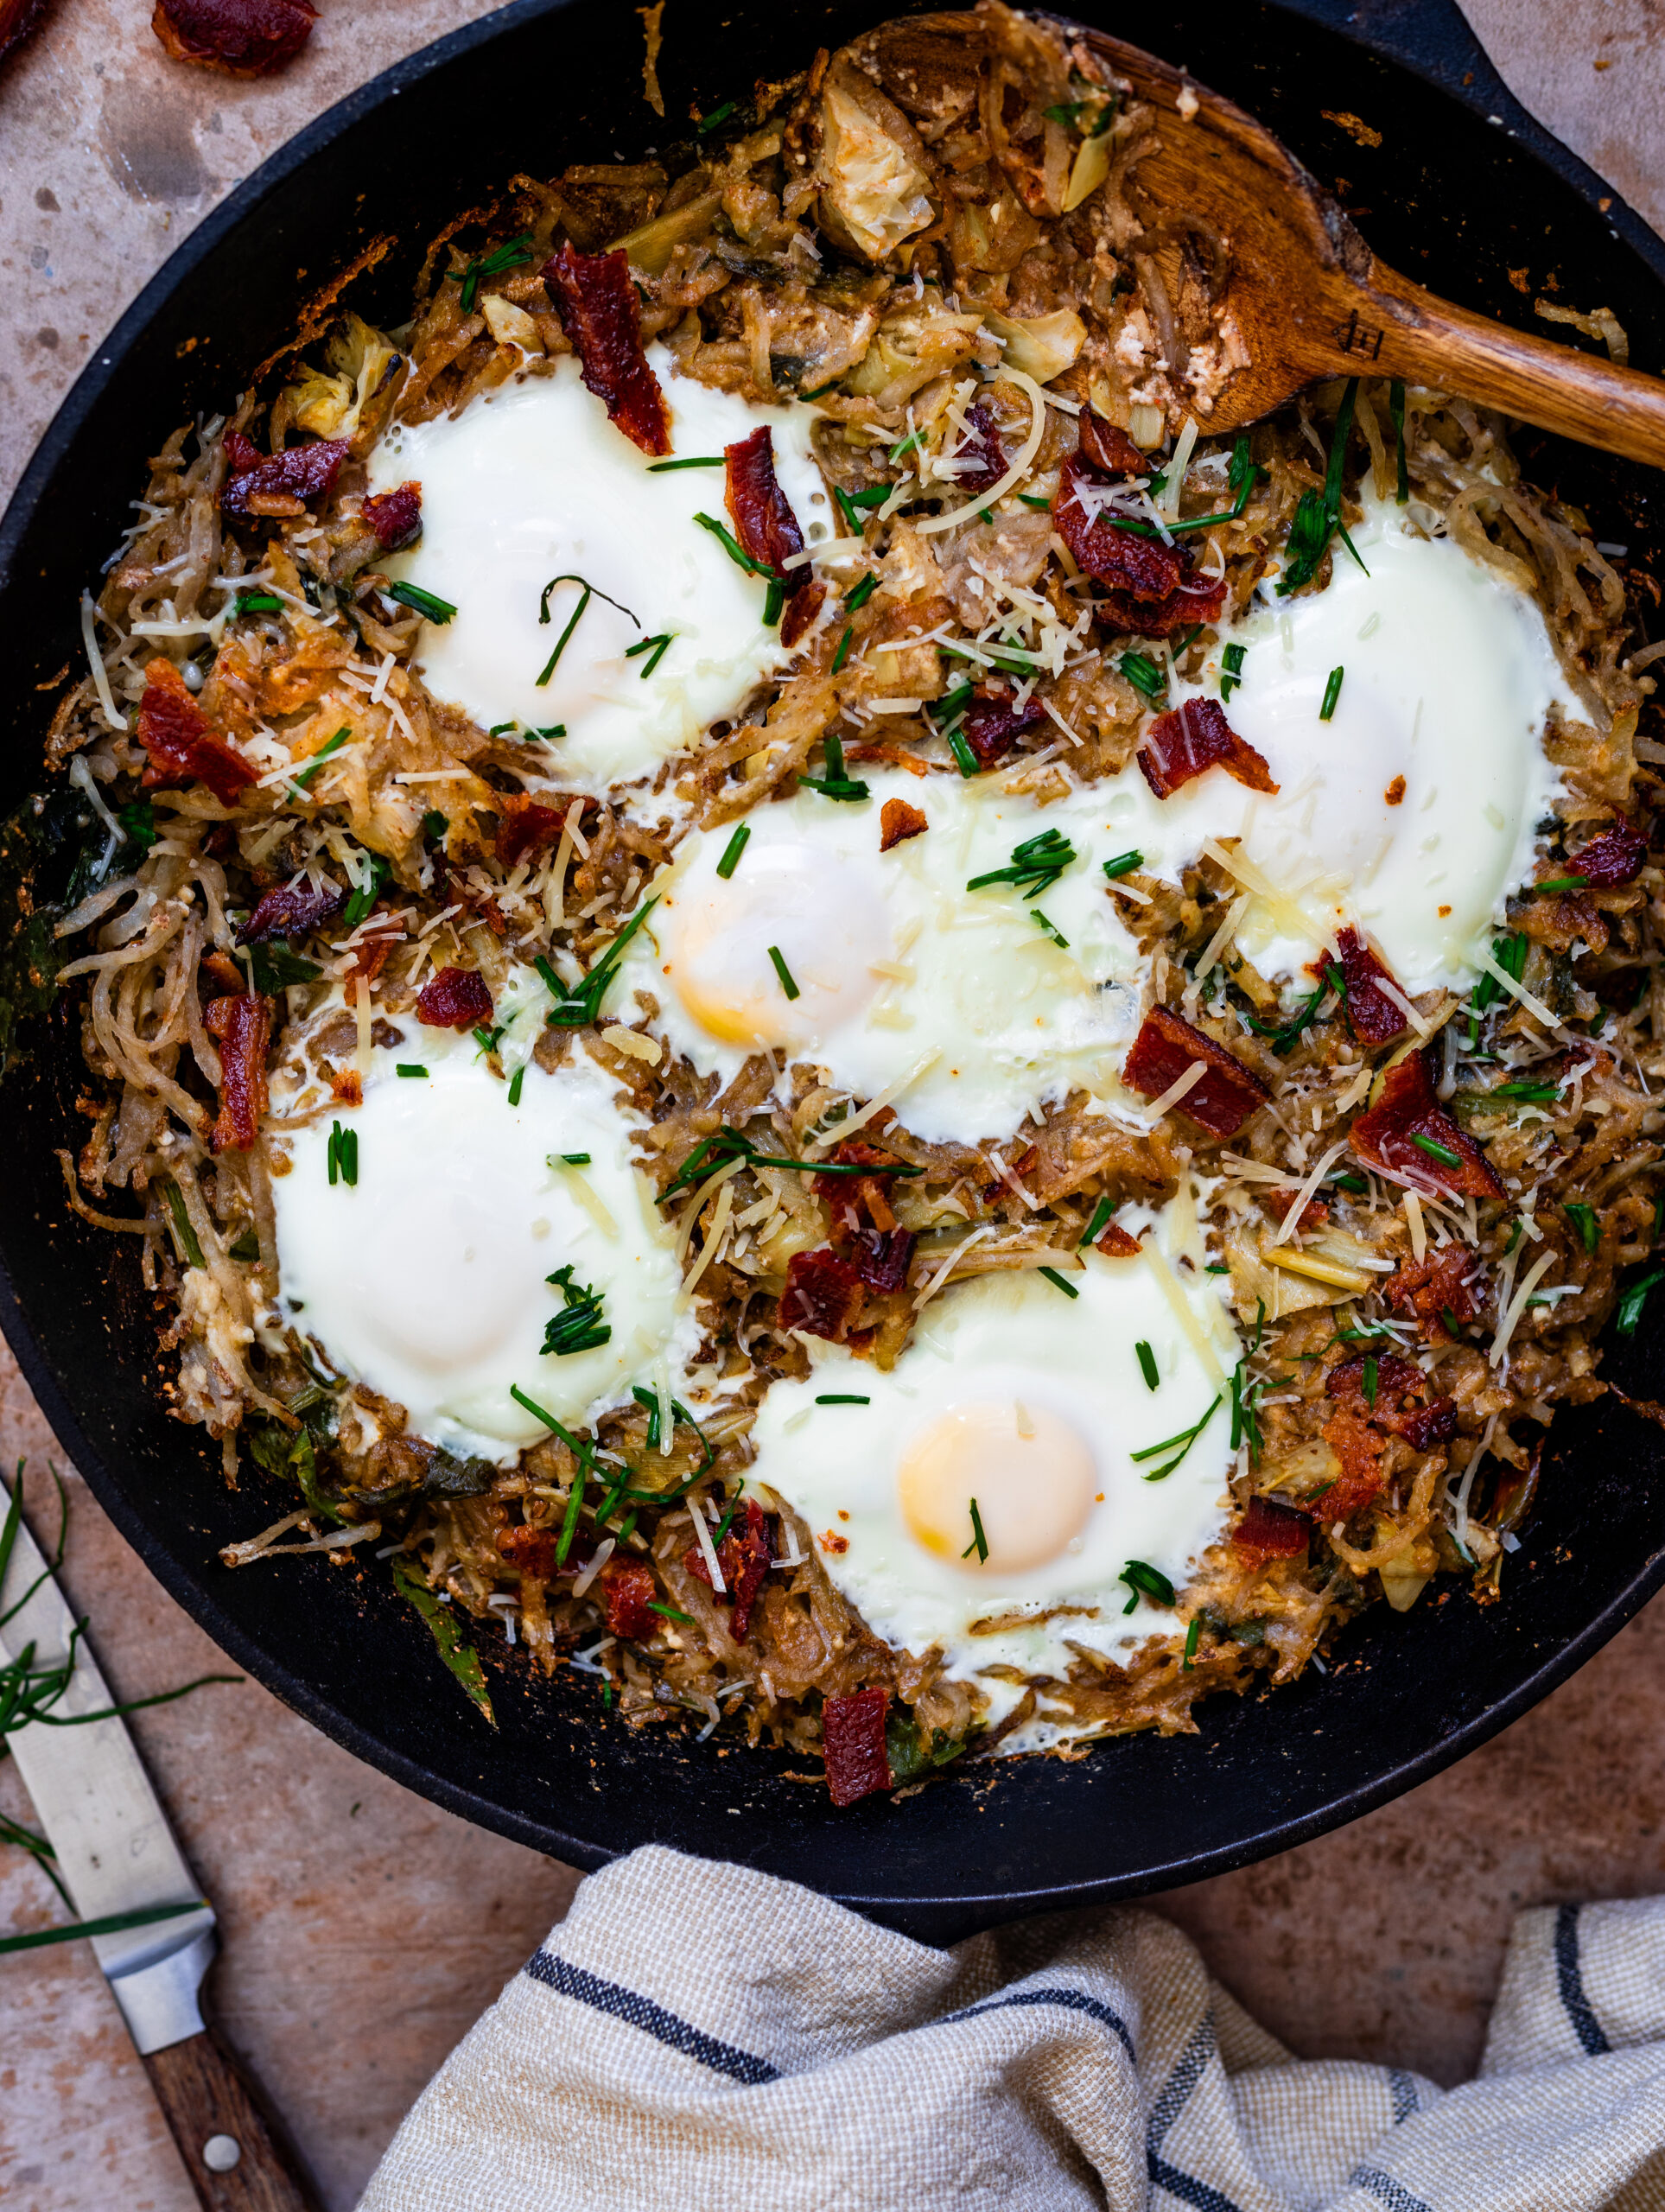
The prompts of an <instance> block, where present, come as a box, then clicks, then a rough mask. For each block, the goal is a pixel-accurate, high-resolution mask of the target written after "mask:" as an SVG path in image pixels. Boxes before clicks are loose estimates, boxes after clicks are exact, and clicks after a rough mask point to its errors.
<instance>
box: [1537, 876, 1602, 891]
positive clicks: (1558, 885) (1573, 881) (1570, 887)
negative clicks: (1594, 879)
mask: <svg viewBox="0 0 1665 2212" xmlns="http://www.w3.org/2000/svg"><path fill="white" fill-rule="evenodd" d="M1589 880H1590V879H1589V877H1588V876H1587V875H1549V876H1546V877H1545V878H1544V880H1543V881H1542V882H1541V883H1535V884H1534V885H1533V887H1532V888H1533V891H1534V892H1535V893H1538V892H1544V891H1582V890H1583V889H1584V887H1585V885H1586V883H1588V882H1589Z"/></svg>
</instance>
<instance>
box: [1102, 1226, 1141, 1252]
mask: <svg viewBox="0 0 1665 2212" xmlns="http://www.w3.org/2000/svg"><path fill="white" fill-rule="evenodd" d="M1097 1249H1099V1250H1100V1251H1101V1252H1102V1253H1103V1255H1104V1257H1105V1258H1106V1259H1107V1260H1136V1259H1137V1258H1138V1257H1139V1239H1138V1238H1137V1237H1136V1236H1130V1235H1129V1234H1128V1231H1127V1230H1125V1229H1122V1228H1121V1227H1119V1226H1118V1224H1116V1223H1115V1222H1112V1223H1111V1224H1110V1225H1109V1228H1108V1229H1107V1230H1105V1231H1104V1234H1103V1236H1101V1237H1100V1238H1099V1240H1098V1247H1097Z"/></svg>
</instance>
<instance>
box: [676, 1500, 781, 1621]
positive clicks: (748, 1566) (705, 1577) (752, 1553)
mask: <svg viewBox="0 0 1665 2212" xmlns="http://www.w3.org/2000/svg"><path fill="white" fill-rule="evenodd" d="M774 1563H775V1560H774V1554H773V1553H772V1551H771V1549H770V1548H769V1526H768V1523H767V1522H766V1520H765V1519H764V1517H763V1508H762V1507H761V1506H760V1505H759V1503H758V1502H757V1500H756V1499H755V1498H754V1497H748V1498H747V1501H746V1503H745V1505H744V1507H743V1508H742V1509H741V1510H740V1512H739V1513H738V1514H737V1515H736V1516H735V1519H734V1525H733V1527H732V1528H731V1529H730V1530H729V1532H728V1535H726V1536H725V1537H724V1538H723V1540H722V1541H721V1543H720V1544H719V1545H718V1546H717V1564H718V1566H719V1567H721V1569H722V1579H723V1580H724V1582H725V1583H726V1584H727V1585H728V1589H727V1592H726V1593H725V1594H726V1595H727V1596H728V1599H730V1600H731V1601H732V1603H733V1605H734V1611H733V1612H732V1613H731V1614H730V1615H729V1617H728V1633H729V1634H730V1636H732V1637H734V1641H735V1643H745V1641H746V1631H747V1629H749V1628H750V1627H751V1625H752V1608H753V1605H756V1603H757V1597H758V1592H759V1590H760V1589H761V1588H762V1587H763V1578H764V1576H765V1575H766V1573H768V1572H769V1569H770V1568H771V1567H772V1566H773V1565H774ZM683 1566H684V1567H686V1568H687V1569H688V1571H689V1573H690V1574H691V1575H692V1576H693V1577H694V1579H695V1580H696V1582H703V1583H704V1585H705V1586H706V1588H707V1589H708V1590H709V1589H711V1588H713V1587H714V1585H713V1583H712V1580H711V1569H710V1567H709V1565H708V1564H707V1561H706V1556H705V1547H704V1546H703V1545H702V1544H696V1546H695V1547H694V1548H693V1550H692V1551H690V1552H689V1553H687V1554H685V1555H684V1557H683Z"/></svg>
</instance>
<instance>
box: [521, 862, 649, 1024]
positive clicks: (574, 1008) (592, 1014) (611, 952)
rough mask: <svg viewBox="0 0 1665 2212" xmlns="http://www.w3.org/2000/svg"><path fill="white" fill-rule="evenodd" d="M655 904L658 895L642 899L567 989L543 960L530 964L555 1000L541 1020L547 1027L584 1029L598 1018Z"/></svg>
mask: <svg viewBox="0 0 1665 2212" xmlns="http://www.w3.org/2000/svg"><path fill="white" fill-rule="evenodd" d="M658 903H659V894H658V892H657V891H656V892H655V893H654V894H653V896H652V897H651V899H645V900H644V901H643V903H642V904H641V905H640V906H639V907H638V908H637V909H636V912H634V913H633V914H632V916H631V918H630V919H629V920H628V921H627V922H626V924H625V925H624V927H623V929H621V930H620V932H619V934H618V936H617V937H615V938H613V942H612V944H610V945H608V947H607V950H606V951H605V952H604V953H603V954H602V955H601V958H600V959H599V960H598V961H597V962H596V963H595V965H594V967H593V968H592V969H590V970H589V972H588V975H587V976H584V977H583V978H582V980H581V982H577V983H575V984H574V985H573V987H572V988H571V989H570V990H569V989H568V988H567V986H566V985H565V984H564V983H563V982H562V981H561V978H560V977H559V976H556V973H555V970H554V969H552V968H551V967H550V964H549V963H548V962H547V961H546V960H543V959H542V958H540V959H538V960H537V961H535V962H534V963H533V965H534V966H535V967H536V968H537V972H538V974H539V975H540V976H542V977H543V981H544V982H545V983H546V984H548V986H549V991H550V997H551V998H552V999H553V1000H554V1001H555V1004H554V1005H553V1006H552V1007H550V1010H549V1012H548V1014H545V1015H544V1017H543V1019H544V1020H545V1022H546V1023H547V1024H548V1025H549V1027H550V1028H552V1029H586V1028H588V1027H589V1025H590V1023H591V1022H593V1021H595V1020H599V1019H600V1016H601V1001H602V1000H603V999H605V998H606V996H607V993H608V991H609V990H610V989H611V988H613V977H614V976H616V975H617V974H618V972H619V968H620V963H621V962H622V961H623V959H624V957H625V948H626V945H627V944H629V943H630V941H631V939H632V938H633V937H634V936H635V934H636V932H637V931H638V930H639V929H640V928H641V926H642V925H643V923H644V922H645V921H646V919H647V918H648V916H649V915H650V914H651V912H653V909H654V908H655V907H656V906H658ZM551 979H553V980H551Z"/></svg>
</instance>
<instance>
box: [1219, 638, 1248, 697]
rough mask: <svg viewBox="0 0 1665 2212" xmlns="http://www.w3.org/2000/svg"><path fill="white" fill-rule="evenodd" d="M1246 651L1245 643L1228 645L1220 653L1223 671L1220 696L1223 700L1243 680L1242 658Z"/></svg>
mask: <svg viewBox="0 0 1665 2212" xmlns="http://www.w3.org/2000/svg"><path fill="white" fill-rule="evenodd" d="M1248 651H1249V648H1248V646H1247V645H1228V646H1227V647H1226V649H1225V651H1224V652H1223V653H1222V654H1221V655H1220V660H1221V664H1222V671H1223V672H1222V674H1221V677H1220V697H1221V699H1222V701H1224V700H1227V699H1229V698H1230V696H1231V695H1232V693H1233V692H1234V691H1235V690H1236V689H1237V686H1238V685H1239V684H1240V683H1242V680H1243V659H1244V657H1245V655H1246V654H1247V653H1248Z"/></svg>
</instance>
